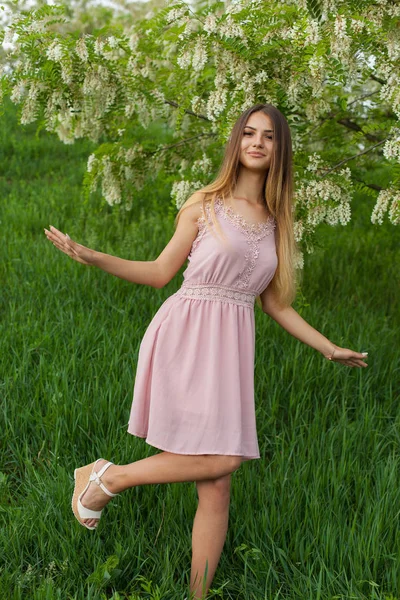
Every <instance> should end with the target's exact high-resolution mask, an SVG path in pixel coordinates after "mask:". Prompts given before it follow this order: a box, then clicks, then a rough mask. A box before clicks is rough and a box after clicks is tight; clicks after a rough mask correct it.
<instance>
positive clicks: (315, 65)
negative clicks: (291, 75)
mask: <svg viewBox="0 0 400 600" xmlns="http://www.w3.org/2000/svg"><path fill="white" fill-rule="evenodd" d="M308 66H309V68H310V75H311V77H310V78H309V81H310V83H311V88H312V92H311V93H312V95H313V96H314V98H318V97H321V95H322V92H323V86H322V82H323V80H324V77H325V62H324V58H323V57H322V56H312V57H311V58H310V60H309V62H308Z"/></svg>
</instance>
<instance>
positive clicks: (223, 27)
mask: <svg viewBox="0 0 400 600" xmlns="http://www.w3.org/2000/svg"><path fill="white" fill-rule="evenodd" d="M219 34H220V35H221V36H222V37H226V38H240V39H241V40H243V43H244V45H245V46H248V41H247V38H246V34H245V32H244V31H243V29H242V27H240V25H239V24H238V23H236V22H235V21H234V20H233V19H232V17H231V16H230V15H228V17H227V18H226V19H225V21H223V22H222V23H220V26H219Z"/></svg>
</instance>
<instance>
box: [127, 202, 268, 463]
mask: <svg viewBox="0 0 400 600" xmlns="http://www.w3.org/2000/svg"><path fill="white" fill-rule="evenodd" d="M206 212H207V215H204V214H202V216H201V217H200V218H199V219H198V220H197V224H198V228H199V231H198V234H197V237H196V239H195V240H194V242H193V245H192V248H191V251H190V254H189V256H188V261H189V264H188V266H187V268H186V270H185V272H184V273H183V277H184V280H183V283H182V286H181V288H180V289H179V290H178V291H177V292H176V293H175V294H172V296H170V297H169V298H167V300H165V302H164V303H163V304H162V305H161V307H160V308H159V309H158V311H157V313H156V314H155V316H154V317H153V320H152V321H151V323H150V325H149V326H148V328H147V330H146V332H145V334H144V337H143V339H142V343H141V346H140V349H139V356H138V364H137V369H136V379H135V385H134V393H133V403H132V409H131V414H130V419H129V427H128V432H129V433H131V434H132V435H136V436H139V437H143V438H146V442H147V443H148V444H150V445H151V446H155V447H156V448H159V449H160V450H166V451H168V452H174V453H177V454H230V455H236V456H242V457H243V460H248V459H253V458H260V454H259V448H258V439H257V431H256V419H255V404H254V354H255V321H254V303H255V298H256V296H258V295H259V294H260V293H261V292H262V291H263V290H264V289H265V288H266V287H267V286H268V284H269V283H270V281H271V279H272V278H273V276H274V273H275V270H276V267H277V264H278V260H277V255H276V248H275V227H276V222H275V220H274V219H273V217H270V218H269V220H268V221H266V222H263V223H257V224H250V223H248V222H247V221H245V220H244V218H243V217H242V216H241V215H239V214H237V213H236V212H234V211H233V209H232V208H231V207H230V206H227V205H225V204H224V202H223V200H222V199H220V198H217V199H216V201H215V213H216V218H217V219H218V222H219V224H220V226H221V228H222V230H223V232H224V235H225V238H226V239H228V240H229V246H228V247H227V246H226V244H225V245H223V244H222V243H221V240H220V238H219V237H218V238H216V237H215V235H218V232H215V235H213V233H212V232H210V231H209V230H208V229H207V228H206V225H205V218H206V217H207V218H208V219H209V222H210V223H211V224H212V221H211V217H210V212H211V211H210V208H209V204H207V208H206Z"/></svg>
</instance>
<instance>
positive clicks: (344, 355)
mask: <svg viewBox="0 0 400 600" xmlns="http://www.w3.org/2000/svg"><path fill="white" fill-rule="evenodd" d="M324 356H325V358H328V359H329V357H331V358H330V360H331V361H332V362H339V363H342V365H346V366H347V367H368V364H367V363H366V362H364V361H365V359H366V355H365V354H362V352H355V351H354V350H349V349H348V348H341V347H340V346H335V349H334V351H333V353H331V354H325V355H324Z"/></svg>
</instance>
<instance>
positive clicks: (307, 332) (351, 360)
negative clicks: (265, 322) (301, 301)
mask: <svg viewBox="0 0 400 600" xmlns="http://www.w3.org/2000/svg"><path fill="white" fill-rule="evenodd" d="M267 290H268V293H267ZM261 300H262V306H263V311H264V312H265V313H266V314H267V315H269V316H270V317H271V318H272V319H274V321H276V322H277V323H278V324H279V325H280V326H281V327H283V328H284V329H286V331H287V332H288V333H290V335H292V336H293V337H295V338H297V339H298V340H300V341H301V342H303V343H304V344H307V345H308V346H311V348H314V349H315V350H318V352H321V354H323V355H324V356H325V358H327V359H329V360H332V361H335V362H340V363H342V364H344V365H347V366H348V367H367V366H368V365H367V363H366V362H364V360H363V359H365V357H366V355H367V354H368V353H361V352H355V351H354V350H349V349H348V348H341V347H340V346H336V344H333V343H332V342H330V341H329V340H328V338H326V337H325V336H323V335H322V333H320V332H319V331H317V330H316V329H314V327H311V325H309V324H308V323H307V321H305V320H304V319H303V317H301V316H300V315H299V313H298V312H296V311H295V310H294V308H292V307H291V306H289V307H285V308H282V307H279V306H278V305H277V304H276V302H275V301H274V299H273V295H272V291H271V290H269V289H268V288H267V289H266V290H264V292H263V294H262V295H261Z"/></svg>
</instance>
